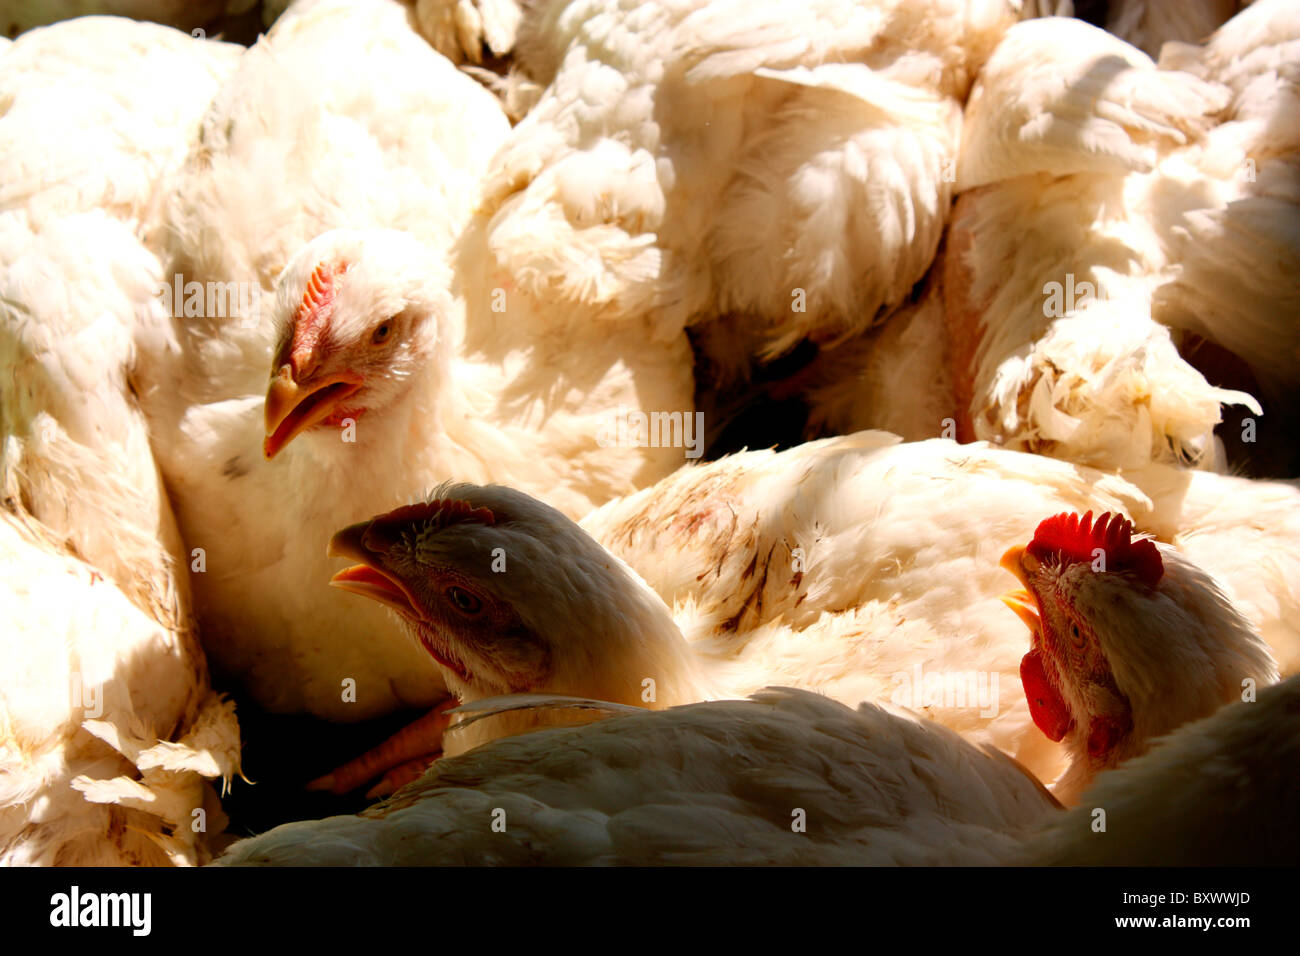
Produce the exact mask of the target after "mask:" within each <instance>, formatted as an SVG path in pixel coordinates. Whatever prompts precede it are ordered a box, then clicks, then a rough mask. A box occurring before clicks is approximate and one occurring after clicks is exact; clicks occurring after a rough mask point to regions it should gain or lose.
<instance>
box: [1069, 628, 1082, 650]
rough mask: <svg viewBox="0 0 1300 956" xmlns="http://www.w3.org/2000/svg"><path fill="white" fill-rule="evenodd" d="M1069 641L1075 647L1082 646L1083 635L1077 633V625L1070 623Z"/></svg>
mask: <svg viewBox="0 0 1300 956" xmlns="http://www.w3.org/2000/svg"><path fill="white" fill-rule="evenodd" d="M1070 643H1071V644H1073V645H1074V646H1075V647H1083V635H1082V634H1080V633H1079V625H1078V624H1074V623H1071V624H1070Z"/></svg>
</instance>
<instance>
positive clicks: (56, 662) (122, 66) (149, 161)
mask: <svg viewBox="0 0 1300 956" xmlns="http://www.w3.org/2000/svg"><path fill="white" fill-rule="evenodd" d="M238 55H239V52H238V50H237V49H236V48H234V47H231V46H228V45H225V44H214V43H207V42H205V41H199V40H195V39H192V38H191V37H189V36H186V35H184V34H180V33H177V32H176V31H174V30H169V29H166V28H164V27H160V26H155V25H152V24H137V23H132V22H130V21H126V20H118V19H115V18H88V19H84V20H78V21H73V22H69V23H64V24H59V25H57V26H54V27H50V28H47V29H42V30H36V31H33V32H31V33H28V34H25V35H24V36H22V37H21V38H20V39H19V40H18V41H16V42H15V43H14V44H13V45H12V46H11V47H10V48H9V49H8V50H7V51H6V53H5V55H4V59H3V61H0V99H3V100H4V101H5V103H6V105H7V107H8V108H7V111H6V112H5V114H4V116H3V117H0V156H3V160H0V164H2V165H3V167H4V172H5V177H4V183H5V185H4V187H3V189H4V202H3V206H2V207H0V263H2V264H3V272H2V273H0V274H2V275H3V278H0V379H2V380H3V381H4V382H5V390H4V395H3V401H0V441H2V442H3V445H2V446H0V476H2V477H3V481H4V487H5V495H6V507H7V508H8V509H9V511H11V512H14V513H17V514H21V515H22V516H24V519H23V520H28V518H27V516H30V520H29V525H30V526H31V527H33V528H34V527H35V526H36V522H39V523H40V526H41V527H40V529H39V531H35V532H32V533H31V534H30V535H28V536H27V537H25V538H24V537H21V536H17V535H18V532H16V531H12V530H11V532H10V533H11V536H17V537H14V540H13V541H12V542H10V545H9V550H8V552H7V557H6V560H7V561H8V562H9V563H10V566H11V568H12V569H13V573H14V578H13V582H14V584H13V587H14V590H13V591H12V592H11V595H10V597H11V598H12V599H13V600H14V602H15V603H16V604H17V607H15V609H14V611H13V616H14V617H13V619H14V630H13V631H12V632H7V635H9V636H10V639H11V640H12V641H14V642H16V643H21V644H22V645H23V646H22V647H21V648H10V649H8V650H7V651H6V653H8V654H9V655H11V657H12V659H13V660H14V661H15V665H16V666H17V664H18V663H19V662H21V663H22V669H21V670H14V671H8V670H7V671H6V687H5V693H6V695H10V703H9V705H8V706H9V721H10V722H9V723H7V724H5V734H4V741H3V742H4V746H5V747H6V748H7V751H8V757H7V759H11V760H13V761H14V763H13V764H12V765H11V767H10V770H11V772H12V773H13V774H14V777H13V778H12V787H13V789H12V791H10V792H9V793H7V794H6V801H5V805H6V814H7V817H8V821H9V822H8V823H6V850H5V852H6V854H7V855H8V856H9V857H10V858H11V859H14V860H28V859H30V860H42V861H45V862H49V861H51V860H54V859H59V860H82V861H86V862H94V861H98V862H100V863H104V862H114V861H117V862H143V861H144V860H145V859H146V858H149V859H155V860H157V859H166V858H167V857H170V858H171V859H172V860H173V861H175V862H190V863H193V862H197V861H198V860H200V859H201V856H196V854H197V853H199V852H200V851H198V850H196V848H195V847H196V845H197V844H195V838H194V837H193V836H192V835H190V836H188V837H187V836H183V835H182V836H180V837H176V840H175V841H174V842H172V843H168V847H169V848H168V849H167V856H162V855H160V854H157V853H154V854H153V855H152V856H151V855H150V854H149V853H144V852H143V851H141V850H140V848H139V847H138V846H137V847H135V848H134V849H129V848H127V846H128V844H132V841H133V840H134V838H131V839H128V840H127V841H126V842H125V843H123V842H121V841H120V840H119V841H118V842H116V843H115V842H114V840H115V839H117V838H116V837H115V836H114V831H115V828H119V827H120V825H121V822H122V820H123V819H124V817H123V816H122V814H121V813H119V812H118V811H116V810H111V808H108V807H105V808H103V812H102V813H100V812H96V813H89V811H86V812H82V811H83V810H84V808H83V807H82V804H83V803H84V801H83V799H82V796H81V795H79V794H76V793H75V792H74V791H73V790H69V789H68V788H69V781H70V780H71V779H72V777H73V775H74V774H76V773H77V772H78V771H77V768H81V769H82V770H85V769H86V766H87V765H84V764H83V761H85V760H87V759H89V758H88V757H86V753H87V751H86V749H85V748H86V739H85V734H84V733H83V732H82V731H79V730H78V727H79V726H80V718H79V717H78V716H77V713H74V710H75V708H74V710H67V709H66V708H63V705H64V703H65V702H66V700H67V686H68V682H67V679H66V674H65V671H67V669H68V668H69V667H72V668H74V669H75V668H76V667H77V666H78V665H77V664H76V658H77V655H78V654H80V655H82V656H83V657H85V658H87V659H92V658H93V659H94V661H95V663H94V665H93V670H94V674H93V675H92V674H85V675H82V677H83V678H84V679H86V680H90V679H91V678H92V677H93V679H94V682H95V685H96V686H97V685H99V684H105V686H110V685H111V686H113V687H116V688H117V689H116V690H114V691H113V694H115V695H116V697H115V699H114V702H113V705H112V706H113V708H114V709H115V713H114V714H112V715H111V716H110V717H109V718H106V720H107V721H108V723H102V724H98V725H96V724H94V723H93V722H92V724H88V725H87V726H86V730H88V732H89V733H90V734H92V735H95V736H96V737H99V738H104V739H105V740H106V741H107V742H108V743H110V744H112V745H113V747H114V748H115V749H116V750H117V751H118V752H119V753H120V754H121V757H120V758H114V759H115V760H119V761H120V760H126V761H128V762H134V763H135V766H136V768H137V769H138V770H139V771H145V770H147V769H148V768H149V767H151V766H158V767H164V766H167V764H166V761H165V760H164V759H163V757H162V756H158V754H163V755H165V754H166V753H167V752H168V750H169V749H170V748H173V747H174V748H175V752H176V757H175V764H174V767H173V768H172V769H175V770H178V771H181V770H184V771H187V774H186V775H184V776H183V778H176V779H175V780H173V779H172V778H171V777H168V776H166V775H164V776H163V777H161V778H159V779H158V780H156V781H154V784H157V785H158V786H160V787H162V788H163V789H164V790H165V789H166V788H167V787H170V786H173V785H175V786H177V787H179V788H180V790H181V791H183V794H182V795H184V796H185V798H186V799H192V800H197V801H198V802H197V804H194V805H197V806H202V804H203V790H202V788H201V787H200V783H201V781H200V778H199V776H195V775H194V773H189V772H188V771H194V772H195V773H198V774H200V775H206V776H217V775H221V776H225V777H228V776H229V773H230V761H231V760H237V755H238V748H239V731H238V727H237V725H236V723H235V719H234V714H233V710H232V709H231V708H230V707H229V706H227V705H224V704H221V703H220V701H218V700H217V699H216V697H215V696H214V695H213V694H212V693H211V691H210V689H209V686H208V675H207V668H206V663H205V661H204V658H203V654H202V651H201V650H200V649H199V646H198V642H197V638H196V636H195V634H194V631H193V621H192V618H191V608H190V598H189V588H188V585H187V582H186V578H185V571H184V568H185V565H186V563H187V556H186V553H185V551H184V549H183V546H182V544H181V539H180V535H179V533H178V531H177V528H176V523H175V519H174V517H173V514H172V510H171V505H170V503H169V501H168V499H167V496H166V493H165V491H164V488H163V483H162V477H161V475H160V474H159V471H158V468H157V465H156V464H155V462H154V458H153V454H152V451H151V449H150V443H149V430H148V424H147V421H146V419H145V416H144V414H143V412H142V411H141V409H140V408H139V406H138V404H137V401H136V397H135V395H134V393H133V391H132V389H131V386H130V377H131V375H132V373H133V371H134V370H135V366H136V362H137V358H138V356H137V354H136V350H135V340H136V338H137V336H141V335H157V334H159V333H161V332H163V331H164V330H165V328H166V324H167V322H168V321H169V319H168V317H167V316H166V315H165V314H164V307H163V303H162V301H161V299H160V298H159V288H160V286H161V269H160V267H159V265H158V261H157V259H156V258H155V257H154V255H153V254H152V253H151V252H150V251H149V249H148V248H146V245H145V241H144V240H146V239H147V238H148V236H149V234H150V230H151V224H152V222H153V218H152V209H153V207H154V202H155V198H156V195H157V194H156V189H157V183H158V179H159V178H160V177H161V176H163V175H164V174H165V173H166V172H167V170H168V169H169V168H171V167H174V166H175V165H176V164H177V163H179V162H180V160H181V159H182V158H183V157H184V155H185V153H186V150H187V148H188V146H189V143H190V142H191V140H192V138H193V135H194V133H195V131H196V130H197V125H198V120H199V117H200V116H201V114H202V111H203V103H204V100H203V97H204V96H207V95H211V93H212V92H213V91H214V90H215V88H216V84H217V81H218V78H219V77H220V76H221V74H222V73H223V71H225V70H227V69H228V68H231V67H233V65H234V62H235V60H236V58H237V57H238ZM192 97H197V98H198V99H197V101H191V99H190V98H192ZM51 114H58V115H61V116H62V117H63V118H64V120H65V123H64V125H61V126H60V127H59V128H58V129H54V130H53V132H52V131H51V130H52V129H53V128H52V127H51V126H50V124H49V121H48V118H49V116H50V115H51ZM83 133H84V137H83V136H82V135H81V134H83ZM82 148H86V149H88V150H89V152H86V153H83V152H82V151H81V150H82ZM7 520H10V521H11V522H12V521H16V520H17V519H13V518H8V519H7ZM50 542H57V544H50ZM42 548H43V549H44V551H42V550H41V549H42ZM29 552H31V554H30V555H29ZM46 552H49V553H46ZM73 555H75V559H80V560H79V561H78V560H75V559H74V557H72V556H73ZM29 559H30V560H32V561H35V562H37V563H38V565H39V566H41V567H44V568H47V569H48V568H53V569H55V570H56V571H57V576H56V577H55V578H53V579H52V580H51V581H49V582H48V583H47V584H46V583H42V584H41V585H39V586H37V585H33V584H32V583H31V582H30V581H29V580H27V576H28V575H31V574H34V573H36V572H35V571H34V570H27V569H25V568H24V565H25V563H26V562H27V561H28V560H29ZM81 562H85V563H84V564H82V563H81ZM65 565H66V567H64V566H65ZM92 569H93V570H92ZM52 573H54V572H52ZM87 579H93V581H97V582H98V584H99V587H98V588H97V589H95V590H94V591H93V592H89V593H90V594H91V597H89V598H88V599H87V601H88V603H87V606H86V608H85V613H84V615H79V613H78V612H76V611H74V610H71V609H66V608H64V607H63V605H64V604H65V603H66V602H67V601H68V600H69V598H68V597H67V594H66V593H63V592H70V593H72V594H82V593H83V589H84V587H85V586H86V581H87ZM104 579H107V583H106V582H105V581H104ZM92 583H93V582H92ZM45 601H49V602H51V603H53V604H55V605H56V607H57V608H58V610H54V611H45V610H42V609H41V608H40V607H29V606H28V605H29V604H33V603H34V602H45ZM128 601H129V602H130V609H129V611H128V610H127V608H128V605H127V602H128ZM60 615H62V616H60ZM101 619H102V621H101ZM96 621H101V623H102V625H103V627H104V629H105V632H104V634H103V635H102V639H103V644H102V646H98V645H95V641H96V639H97V637H98V635H97V634H96V632H95V630H94V626H95V622H96ZM47 625H48V627H47V629H45V630H42V628H43V627H45V626H47ZM70 648H71V649H72V652H73V653H72V656H71V657H69V653H70V651H69V649H70ZM77 648H81V649H80V650H77ZM88 666H89V665H88ZM13 674H23V675H24V676H22V677H21V678H20V677H13V676H11V675H13ZM86 687H87V692H90V691H92V690H94V687H93V686H92V685H91V684H87V685H86ZM148 694H153V695H156V701H155V703H156V709H151V706H152V705H146V704H145V703H142V702H141V701H140V697H141V696H142V695H148ZM41 695H49V698H50V702H51V704H50V706H52V707H53V708H54V709H53V710H50V711H39V712H38V711H33V710H32V708H33V707H34V706H35V705H34V703H33V701H34V700H35V699H36V698H39V697H40V696H41ZM60 708H63V709H60ZM33 721H34V722H33ZM51 721H52V722H51ZM69 721H71V723H69ZM106 735H108V736H106ZM195 735H198V738H201V739H202V740H203V741H204V746H207V747H211V748H214V751H215V750H218V749H219V750H220V751H222V753H223V755H222V756H221V757H220V760H219V761H218V763H217V764H214V763H213V759H212V758H211V757H202V756H201V755H200V756H198V757H194V756H186V755H185V754H186V753H187V752H186V751H185V746H184V743H185V741H191V742H192V741H193V740H194V739H198V738H196V737H195ZM174 741H179V742H174ZM96 746H100V745H96ZM155 747H158V748H160V750H158V751H157V752H156V753H154V751H151V753H154V756H153V757H149V755H148V754H146V755H145V757H144V758H142V759H144V760H145V762H144V763H140V762H138V761H137V757H138V756H139V754H140V752H142V751H145V750H149V749H150V748H155ZM92 750H93V748H92ZM94 759H95V760H96V761H99V762H100V765H99V766H98V767H97V769H96V770H95V772H94V773H92V774H91V776H90V778H89V779H91V780H92V784H88V785H87V786H88V787H89V788H90V789H85V788H82V789H83V790H85V793H86V794H87V797H86V799H87V800H91V801H94V802H98V803H104V804H113V803H116V804H118V805H119V806H120V807H122V808H131V807H135V808H137V809H140V808H141V807H144V810H145V819H148V818H149V814H151V813H154V810H156V811H157V812H156V814H155V816H156V817H157V819H155V820H154V823H153V824H152V827H153V829H151V830H149V832H151V833H154V834H155V835H156V834H157V833H158V832H159V831H158V829H157V827H158V826H160V825H162V824H160V823H159V821H163V822H165V823H166V824H167V826H168V827H176V826H179V824H180V821H179V819H178V818H176V817H175V812H176V810H177V805H176V804H175V803H174V802H173V804H172V805H170V806H164V804H165V803H166V801H162V798H161V797H158V799H159V800H160V801H161V802H160V803H159V804H158V805H157V806H156V807H155V808H154V810H150V809H149V808H148V807H145V806H144V804H145V803H148V802H149V801H152V800H154V799H155V797H153V796H150V793H149V791H148V789H147V787H145V786H143V785H141V784H140V783H138V782H137V781H136V780H133V779H128V778H119V779H117V780H112V779H109V778H110V777H111V772H117V773H123V772H126V771H125V770H123V768H124V767H126V766H127V765H126V764H121V765H119V763H107V764H105V763H103V759H104V758H103V756H102V755H100V756H97V757H95V758H94ZM148 760H155V763H154V764H150V763H148ZM160 761H161V762H160ZM218 766H220V768H221V770H220V774H218V771H217V769H214V767H218ZM60 768H62V769H60ZM69 768H72V769H69ZM65 771H66V772H65ZM110 771H111V772H110ZM130 773H132V774H135V773H136V771H134V770H132V771H130ZM105 774H108V775H107V776H105ZM83 776H84V774H83ZM122 780H125V783H123V782H122ZM169 781H170V782H169ZM154 784H149V786H153V785H154ZM182 784H183V786H182ZM73 786H74V787H75V786H76V785H75V783H74V784H73ZM160 793H161V791H160ZM69 794H71V797H69ZM179 798H180V797H175V798H173V799H179ZM20 804H26V805H27V809H30V810H31V812H32V814H33V819H34V820H37V821H41V820H43V821H44V822H42V823H41V824H40V825H39V826H38V825H35V824H33V827H32V828H31V829H24V828H22V827H20V826H17V825H15V824H13V822H12V821H13V820H14V819H15V818H16V817H17V816H18V815H19V814H21V813H22V812H23V810H22V809H20V807H19V805H20ZM70 806H71V807H72V809H69V807H70ZM47 809H48V810H49V812H48V814H46V810H47ZM110 810H111V812H110ZM128 816H129V815H128ZM46 817H47V819H46ZM78 820H80V822H78ZM188 823H189V822H188V821H186V825H187V826H188ZM87 828H89V829H87ZM217 829H219V828H217ZM213 832H216V830H214V831H213ZM94 833H98V835H99V838H100V839H104V838H105V837H108V840H107V842H106V843H105V844H104V847H103V848H102V849H101V850H100V851H96V850H94V848H93V847H92V846H91V839H90V835H91V834H94ZM173 835H174V834H173ZM168 839H169V840H170V839H171V838H168ZM119 851H120V852H121V853H122V854H123V855H122V856H120V857H114V856H113V854H114V853H117V852H119ZM97 852H98V853H101V854H102V855H95V854H96V853H97Z"/></svg>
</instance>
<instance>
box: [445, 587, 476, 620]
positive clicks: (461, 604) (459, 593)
mask: <svg viewBox="0 0 1300 956" xmlns="http://www.w3.org/2000/svg"><path fill="white" fill-rule="evenodd" d="M447 599H448V600H449V601H451V603H452V604H454V605H456V607H458V608H459V609H460V610H462V611H464V612H465V613H466V614H477V613H478V612H479V610H481V609H482V607H483V602H482V601H480V600H479V599H478V598H476V597H475V596H474V595H472V594H470V593H469V592H468V591H466V590H465V589H464V588H458V587H450V588H447Z"/></svg>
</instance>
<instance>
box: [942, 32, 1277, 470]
mask: <svg viewBox="0 0 1300 956" xmlns="http://www.w3.org/2000/svg"><path fill="white" fill-rule="evenodd" d="M1226 102H1227V91H1226V90H1225V89H1224V88H1223V87H1221V86H1219V85H1216V84H1213V83H1207V82H1205V81H1203V80H1200V79H1198V78H1197V77H1195V76H1192V75H1190V74H1187V73H1178V72H1171V71H1163V70H1158V69H1156V67H1155V64H1153V63H1152V62H1151V61H1150V60H1149V59H1148V58H1147V57H1146V56H1144V55H1143V54H1142V53H1141V52H1140V51H1138V50H1136V49H1134V48H1132V47H1130V46H1128V45H1127V44H1125V43H1123V42H1122V41H1120V40H1117V39H1115V38H1114V37H1112V36H1110V35H1109V34H1107V33H1105V32H1104V31H1102V30H1099V29H1096V28H1094V27H1091V26H1089V25H1088V24H1085V23H1082V22H1080V21H1076V20H1068V19H1046V20H1034V21H1029V22H1026V23H1022V24H1019V25H1017V26H1015V27H1013V28H1011V29H1010V30H1009V31H1008V32H1007V34H1006V36H1005V38H1004V39H1003V41H1002V43H1001V44H1000V45H999V47H998V49H997V50H996V51H995V52H994V54H993V56H992V57H990V59H989V61H988V63H987V64H986V65H985V68H984V70H983V71H982V73H981V75H980V78H979V80H978V82H977V83H976V86H975V88H974V90H973V91H972V94H971V98H970V102H969V104H968V107H967V113H966V123H965V127H964V130H963V141H962V149H961V157H960V161H959V163H958V169H957V180H958V183H957V188H958V190H959V191H960V193H961V195H960V196H959V198H958V201H957V206H956V210H955V212H954V219H953V223H952V227H951V231H950V233H949V237H948V246H947V250H946V254H945V258H944V275H943V287H944V297H945V318H946V320H947V321H948V324H949V330H950V336H951V338H950V342H949V355H950V358H951V360H952V362H953V384H954V389H955V391H956V397H957V404H958V409H959V413H960V414H959V417H958V422H957V424H958V434H959V435H960V436H961V437H964V438H970V437H974V438H983V439H989V440H994V441H998V442H1001V443H1003V444H1006V445H1007V446H1009V447H1013V448H1021V449H1025V450H1031V451H1038V452H1043V453H1046V454H1051V455H1055V456H1058V457H1062V458H1067V459H1069V460H1072V461H1077V462H1081V463H1086V464H1092V465H1095V466H1098V467H1110V468H1115V467H1140V466H1142V465H1144V464H1146V463H1147V462H1148V461H1185V462H1193V463H1196V464H1198V465H1200V466H1202V467H1208V468H1213V467H1222V466H1223V464H1224V462H1223V459H1222V454H1221V452H1220V449H1219V448H1218V446H1217V445H1216V442H1215V438H1214V434H1213V430H1214V426H1215V425H1216V424H1218V422H1219V421H1220V417H1221V415H1220V409H1219V406H1220V404H1221V403H1239V404H1243V405H1246V406H1247V407H1249V408H1250V409H1251V410H1252V411H1253V412H1254V413H1256V414H1259V412H1260V407H1259V405H1258V403H1257V402H1256V400H1255V397H1253V396H1251V395H1249V394H1246V393H1244V392H1241V391H1231V390H1227V389H1223V388H1216V387H1214V386H1212V385H1211V384H1210V383H1209V382H1207V381H1206V380H1205V378H1204V376H1202V375H1201V374H1200V373H1199V372H1197V371H1196V370H1195V369H1194V368H1192V367H1191V366H1190V365H1189V364H1187V362H1186V361H1184V360H1183V359H1182V358H1181V357H1180V356H1179V354H1178V352H1177V350H1176V348H1175V342H1174V340H1173V339H1172V338H1171V336H1170V333H1169V332H1168V330H1167V329H1166V328H1164V327H1163V326H1161V325H1160V324H1158V323H1157V322H1156V321H1155V320H1153V318H1152V312H1153V305H1152V301H1153V298H1154V297H1155V295H1156V294H1157V289H1158V288H1159V286H1160V284H1161V283H1162V282H1163V281H1165V280H1166V279H1167V278H1168V276H1169V274H1170V270H1171V269H1172V268H1173V264H1172V263H1171V261H1170V259H1169V257H1168V255H1167V254H1166V251H1165V248H1164V246H1163V244H1162V241H1161V238H1160V236H1159V234H1158V220H1159V218H1160V217H1161V216H1163V215H1167V214H1168V213H1167V210H1168V209H1169V208H1170V206H1171V205H1173V204H1175V203H1176V202H1177V199H1176V197H1171V196H1170V195H1168V194H1167V193H1168V189H1167V188H1166V187H1167V184H1168V180H1167V178H1166V177H1165V174H1164V172H1163V170H1164V168H1165V167H1164V165H1163V164H1164V163H1165V162H1166V161H1167V158H1168V157H1169V156H1171V155H1172V153H1173V152H1174V151H1175V150H1176V149H1177V148H1179V147H1185V146H1187V144H1189V143H1197V142H1200V141H1201V138H1202V137H1203V136H1204V135H1205V132H1206V130H1207V129H1208V128H1209V127H1210V126H1212V125H1213V117H1214V115H1215V114H1216V113H1217V111H1219V110H1221V109H1222V108H1223V107H1224V105H1225V104H1226Z"/></svg>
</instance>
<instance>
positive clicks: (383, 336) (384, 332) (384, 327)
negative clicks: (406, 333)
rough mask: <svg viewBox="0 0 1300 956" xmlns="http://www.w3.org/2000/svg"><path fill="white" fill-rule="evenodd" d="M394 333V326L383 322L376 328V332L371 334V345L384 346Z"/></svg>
mask: <svg viewBox="0 0 1300 956" xmlns="http://www.w3.org/2000/svg"><path fill="white" fill-rule="evenodd" d="M392 331H393V324H392V323H391V322H381V323H380V324H379V325H378V326H376V327H375V331H374V332H372V333H371V334H370V344H371V345H383V344H384V342H386V341H387V340H388V336H389V334H390V333H391V332H392Z"/></svg>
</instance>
